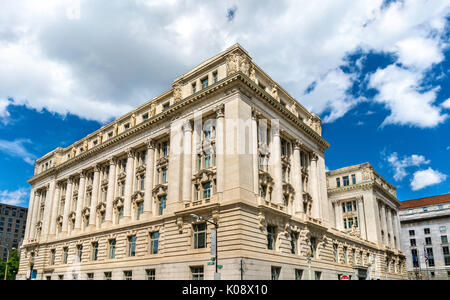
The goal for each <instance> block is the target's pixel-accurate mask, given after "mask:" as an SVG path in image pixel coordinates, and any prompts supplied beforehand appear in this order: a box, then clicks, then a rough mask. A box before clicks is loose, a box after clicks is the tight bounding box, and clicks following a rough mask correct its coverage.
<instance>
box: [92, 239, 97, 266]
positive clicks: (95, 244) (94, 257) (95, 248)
mask: <svg viewBox="0 0 450 300" xmlns="http://www.w3.org/2000/svg"><path fill="white" fill-rule="evenodd" d="M97 259H98V242H94V243H92V260H94V261H95V260H97Z"/></svg>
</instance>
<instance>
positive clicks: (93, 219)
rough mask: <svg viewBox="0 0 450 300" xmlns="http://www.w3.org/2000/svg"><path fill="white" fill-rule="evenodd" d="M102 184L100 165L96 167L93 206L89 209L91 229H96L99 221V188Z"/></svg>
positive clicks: (93, 184)
mask: <svg viewBox="0 0 450 300" xmlns="http://www.w3.org/2000/svg"><path fill="white" fill-rule="evenodd" d="M99 185H100V167H99V166H98V165H96V166H95V167H94V180H93V182H92V197H91V207H90V209H89V229H92V230H93V229H95V227H96V223H97V222H96V221H97V202H98V188H99Z"/></svg>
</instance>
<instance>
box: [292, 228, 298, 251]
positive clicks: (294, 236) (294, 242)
mask: <svg viewBox="0 0 450 300" xmlns="http://www.w3.org/2000/svg"><path fill="white" fill-rule="evenodd" d="M291 253H292V254H298V233H297V232H291Z"/></svg>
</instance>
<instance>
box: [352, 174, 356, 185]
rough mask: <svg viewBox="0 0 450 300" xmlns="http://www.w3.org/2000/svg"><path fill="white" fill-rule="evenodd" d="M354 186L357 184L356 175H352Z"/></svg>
mask: <svg viewBox="0 0 450 300" xmlns="http://www.w3.org/2000/svg"><path fill="white" fill-rule="evenodd" d="M352 184H356V175H355V174H352Z"/></svg>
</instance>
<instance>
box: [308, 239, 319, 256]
mask: <svg viewBox="0 0 450 300" xmlns="http://www.w3.org/2000/svg"><path fill="white" fill-rule="evenodd" d="M309 245H310V249H311V257H316V249H317V243H316V238H315V237H310V238H309Z"/></svg>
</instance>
